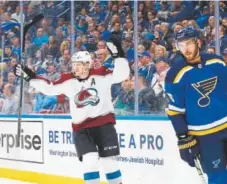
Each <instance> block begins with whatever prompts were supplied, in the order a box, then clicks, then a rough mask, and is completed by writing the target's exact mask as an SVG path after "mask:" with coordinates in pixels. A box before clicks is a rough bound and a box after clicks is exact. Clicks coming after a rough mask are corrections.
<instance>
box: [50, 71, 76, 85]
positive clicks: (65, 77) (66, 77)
mask: <svg viewBox="0 0 227 184" xmlns="http://www.w3.org/2000/svg"><path fill="white" fill-rule="evenodd" d="M72 78H74V75H73V73H72V72H69V73H62V74H61V77H60V79H58V80H56V81H54V82H53V84H54V85H56V84H61V83H63V82H65V81H67V80H69V79H72Z"/></svg>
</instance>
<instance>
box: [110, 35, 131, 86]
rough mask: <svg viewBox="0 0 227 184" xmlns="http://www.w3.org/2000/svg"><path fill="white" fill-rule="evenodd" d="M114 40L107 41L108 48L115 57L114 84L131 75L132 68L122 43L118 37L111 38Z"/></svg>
mask: <svg viewBox="0 0 227 184" xmlns="http://www.w3.org/2000/svg"><path fill="white" fill-rule="evenodd" d="M111 41H112V42H107V43H106V45H107V48H108V50H109V52H110V54H111V56H112V57H113V62H114V68H113V73H112V84H114V83H119V82H122V81H124V80H126V79H127V78H128V76H129V73H130V69H129V65H128V60H127V59H126V58H125V54H124V51H123V49H122V47H121V43H120V41H119V40H117V39H116V38H114V37H112V38H111Z"/></svg>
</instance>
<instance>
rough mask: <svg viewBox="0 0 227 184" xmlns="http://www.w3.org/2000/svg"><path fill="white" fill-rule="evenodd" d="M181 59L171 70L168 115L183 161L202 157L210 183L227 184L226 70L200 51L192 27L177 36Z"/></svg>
mask: <svg viewBox="0 0 227 184" xmlns="http://www.w3.org/2000/svg"><path fill="white" fill-rule="evenodd" d="M175 39H176V42H177V48H178V49H179V50H180V52H181V54H182V56H183V57H182V59H181V60H179V61H177V62H176V63H175V64H174V65H173V66H172V68H171V69H170V70H169V71H168V73H167V76H166V79H165V90H166V93H167V96H168V98H169V104H168V111H167V114H168V116H169V118H170V120H171V122H172V125H173V127H174V130H175V132H176V135H177V138H178V147H179V151H180V156H181V158H182V159H183V160H184V161H185V162H187V163H188V164H189V165H190V166H192V167H194V166H195V161H194V158H199V159H200V163H201V166H202V169H203V171H204V172H205V173H206V174H207V176H208V183H209V184H227V170H226V165H227V153H226V150H227V67H226V64H225V63H224V61H223V60H222V58H221V57H219V56H217V55H211V54H206V53H202V52H200V48H199V42H198V33H197V31H196V30H195V29H194V28H193V27H186V28H182V29H181V30H179V31H178V32H177V33H176V34H175Z"/></svg>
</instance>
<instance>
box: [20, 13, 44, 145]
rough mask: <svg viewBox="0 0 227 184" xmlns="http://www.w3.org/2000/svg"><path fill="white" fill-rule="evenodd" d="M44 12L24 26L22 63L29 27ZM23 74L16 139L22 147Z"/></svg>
mask: <svg viewBox="0 0 227 184" xmlns="http://www.w3.org/2000/svg"><path fill="white" fill-rule="evenodd" d="M43 18H44V16H43V14H39V15H37V16H35V17H34V18H33V19H32V20H31V21H30V22H29V23H27V24H26V25H25V26H24V32H23V38H22V41H23V42H22V43H23V44H22V57H21V64H24V62H23V59H24V46H25V35H26V34H27V32H28V30H29V28H30V27H31V26H33V25H34V24H35V23H37V22H39V21H40V20H41V19H43ZM23 86H24V85H23V74H22V75H21V77H20V101H19V110H18V126H17V139H16V147H20V134H21V119H22V102H23V95H22V93H23Z"/></svg>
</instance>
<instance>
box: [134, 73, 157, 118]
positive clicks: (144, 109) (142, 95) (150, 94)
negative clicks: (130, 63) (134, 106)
mask: <svg viewBox="0 0 227 184" xmlns="http://www.w3.org/2000/svg"><path fill="white" fill-rule="evenodd" d="M138 90H139V112H140V113H141V114H150V113H151V110H154V109H155V108H156V105H157V104H156V103H155V99H154V97H155V96H154V95H155V94H154V91H153V89H152V88H151V87H148V86H147V83H146V79H145V78H144V76H142V75H139V76H138Z"/></svg>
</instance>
